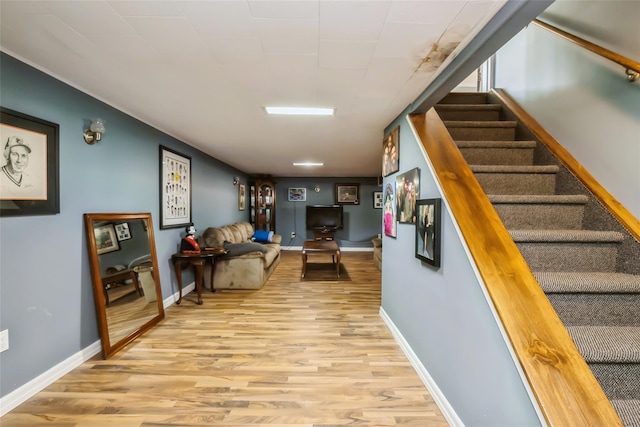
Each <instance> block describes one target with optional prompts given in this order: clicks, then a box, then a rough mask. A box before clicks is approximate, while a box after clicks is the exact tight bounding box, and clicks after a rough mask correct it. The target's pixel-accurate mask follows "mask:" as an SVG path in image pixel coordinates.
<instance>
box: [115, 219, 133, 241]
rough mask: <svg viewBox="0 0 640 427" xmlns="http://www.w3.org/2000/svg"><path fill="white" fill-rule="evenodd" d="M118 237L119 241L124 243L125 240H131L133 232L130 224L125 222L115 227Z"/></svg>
mask: <svg viewBox="0 0 640 427" xmlns="http://www.w3.org/2000/svg"><path fill="white" fill-rule="evenodd" d="M114 227H115V230H116V236H117V237H118V241H119V242H122V241H123V240H129V239H130V238H131V230H129V223H127V222H123V223H120V224H116V225H115V226H114Z"/></svg>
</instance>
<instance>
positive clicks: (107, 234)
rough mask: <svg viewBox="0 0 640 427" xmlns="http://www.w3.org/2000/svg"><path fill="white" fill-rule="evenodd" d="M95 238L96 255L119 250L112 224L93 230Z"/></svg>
mask: <svg viewBox="0 0 640 427" xmlns="http://www.w3.org/2000/svg"><path fill="white" fill-rule="evenodd" d="M93 233H94V234H95V236H96V249H97V251H98V255H102V254H106V253H109V252H113V251H118V250H120V244H119V243H118V238H117V236H116V229H115V227H114V226H113V224H105V225H99V226H97V227H94V228H93Z"/></svg>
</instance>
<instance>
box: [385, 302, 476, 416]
mask: <svg viewBox="0 0 640 427" xmlns="http://www.w3.org/2000/svg"><path fill="white" fill-rule="evenodd" d="M380 317H381V318H382V320H383V321H384V323H385V324H386V325H387V327H388V328H389V330H390V331H391V334H392V335H393V337H394V338H395V339H396V342H397V343H398V345H399V346H400V348H401V349H402V351H403V353H404V354H405V356H407V358H408V359H409V362H410V363H411V366H413V369H415V370H416V372H417V373H418V376H419V377H420V379H421V380H422V382H423V383H424V385H425V387H426V388H427V390H429V393H431V396H432V397H433V400H434V401H435V402H436V405H438V408H440V411H441V412H442V415H443V416H444V417H445V419H446V420H447V422H448V423H449V425H451V426H453V427H464V424H463V423H462V420H461V419H460V418H459V417H458V414H456V411H454V409H453V407H452V406H451V405H450V404H449V401H448V400H447V398H446V397H445V395H444V394H443V393H442V391H440V388H438V385H437V384H436V382H435V381H434V380H433V378H431V375H429V372H428V371H427V369H426V368H425V367H424V365H423V364H422V362H420V359H418V356H417V355H416V354H415V353H414V352H413V350H412V349H411V346H410V345H409V343H408V342H407V341H406V340H405V339H404V337H403V336H402V334H401V333H400V331H399V330H398V328H396V325H395V324H394V323H393V321H392V320H391V318H389V316H388V315H387V313H386V312H385V311H384V309H383V308H382V307H380Z"/></svg>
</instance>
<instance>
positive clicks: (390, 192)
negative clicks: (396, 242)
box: [382, 183, 396, 237]
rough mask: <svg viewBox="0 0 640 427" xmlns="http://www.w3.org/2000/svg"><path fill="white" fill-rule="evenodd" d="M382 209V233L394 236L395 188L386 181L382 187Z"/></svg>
mask: <svg viewBox="0 0 640 427" xmlns="http://www.w3.org/2000/svg"><path fill="white" fill-rule="evenodd" d="M383 203H384V205H383V206H384V211H383V213H382V220H383V223H384V235H385V236H389V237H396V198H395V188H394V187H393V185H392V184H391V183H387V186H386V187H385V189H384V199H383Z"/></svg>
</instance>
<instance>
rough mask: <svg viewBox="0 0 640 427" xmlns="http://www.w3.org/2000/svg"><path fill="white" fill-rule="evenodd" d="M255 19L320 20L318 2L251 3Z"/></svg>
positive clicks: (279, 0)
mask: <svg viewBox="0 0 640 427" xmlns="http://www.w3.org/2000/svg"><path fill="white" fill-rule="evenodd" d="M248 4H249V8H250V9H251V15H252V16H253V17H254V18H280V19H313V20H316V21H317V20H318V0H305V1H299V0H298V1H281V0H278V1H264V0H260V1H249V2H248Z"/></svg>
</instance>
